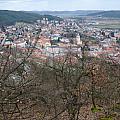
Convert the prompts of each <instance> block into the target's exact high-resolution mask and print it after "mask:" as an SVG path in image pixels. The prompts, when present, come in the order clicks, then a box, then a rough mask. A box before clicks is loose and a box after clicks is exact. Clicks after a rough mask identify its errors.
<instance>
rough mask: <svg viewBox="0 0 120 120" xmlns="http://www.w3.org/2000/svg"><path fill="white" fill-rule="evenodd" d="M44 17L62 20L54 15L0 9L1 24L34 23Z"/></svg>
mask: <svg viewBox="0 0 120 120" xmlns="http://www.w3.org/2000/svg"><path fill="white" fill-rule="evenodd" d="M44 17H46V18H48V20H62V19H61V18H59V17H56V16H52V15H39V14H35V13H27V12H23V11H8V10H0V25H12V24H15V22H27V23H33V22H35V21H36V20H38V19H40V20H41V19H43V18H44Z"/></svg>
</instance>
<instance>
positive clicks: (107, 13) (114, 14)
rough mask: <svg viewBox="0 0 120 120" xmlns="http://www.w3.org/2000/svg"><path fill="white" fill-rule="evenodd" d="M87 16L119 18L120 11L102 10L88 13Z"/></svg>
mask: <svg viewBox="0 0 120 120" xmlns="http://www.w3.org/2000/svg"><path fill="white" fill-rule="evenodd" d="M88 16H95V17H98V16H99V17H107V18H120V11H103V12H97V13H92V14H88Z"/></svg>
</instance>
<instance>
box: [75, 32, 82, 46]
mask: <svg viewBox="0 0 120 120" xmlns="http://www.w3.org/2000/svg"><path fill="white" fill-rule="evenodd" d="M76 44H77V45H82V41H81V38H80V35H79V33H78V34H77V36H76Z"/></svg>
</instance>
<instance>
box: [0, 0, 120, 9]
mask: <svg viewBox="0 0 120 120" xmlns="http://www.w3.org/2000/svg"><path fill="white" fill-rule="evenodd" d="M0 10H16V11H21V10H24V11H48V10H50V11H73V10H120V0H0Z"/></svg>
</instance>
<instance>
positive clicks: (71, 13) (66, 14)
mask: <svg viewBox="0 0 120 120" xmlns="http://www.w3.org/2000/svg"><path fill="white" fill-rule="evenodd" d="M31 12H33V13H38V14H40V15H46V14H49V15H55V16H60V17H73V16H86V15H88V14H92V13H97V12H101V11H99V10H76V11H31Z"/></svg>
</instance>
